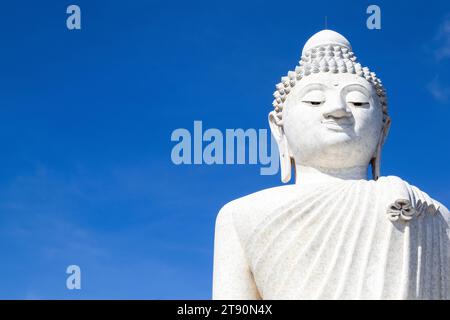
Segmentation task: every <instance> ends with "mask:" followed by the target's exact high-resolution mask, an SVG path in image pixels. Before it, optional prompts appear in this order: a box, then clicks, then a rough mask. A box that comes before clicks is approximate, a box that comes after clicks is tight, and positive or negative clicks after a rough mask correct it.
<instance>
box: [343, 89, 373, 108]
mask: <svg viewBox="0 0 450 320" xmlns="http://www.w3.org/2000/svg"><path fill="white" fill-rule="evenodd" d="M346 100H347V103H348V104H349V105H352V106H354V107H359V108H361V107H363V108H366V107H368V106H369V105H370V103H369V99H368V98H367V96H366V95H364V94H363V93H361V92H359V91H352V92H349V93H348V94H347V97H346Z"/></svg>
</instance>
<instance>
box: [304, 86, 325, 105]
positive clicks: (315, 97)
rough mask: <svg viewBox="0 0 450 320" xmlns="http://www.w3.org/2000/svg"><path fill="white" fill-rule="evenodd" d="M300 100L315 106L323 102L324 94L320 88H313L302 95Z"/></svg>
mask: <svg viewBox="0 0 450 320" xmlns="http://www.w3.org/2000/svg"><path fill="white" fill-rule="evenodd" d="M302 102H303V103H306V104H308V105H311V106H315V107H317V106H320V105H321V104H323V103H324V102H325V95H324V94H323V92H322V91H320V90H313V91H310V92H307V93H306V94H305V95H304V96H303V98H302Z"/></svg>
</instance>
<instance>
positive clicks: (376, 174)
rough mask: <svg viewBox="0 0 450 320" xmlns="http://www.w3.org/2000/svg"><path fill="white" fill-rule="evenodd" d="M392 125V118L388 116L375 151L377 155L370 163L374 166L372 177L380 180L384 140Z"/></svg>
mask: <svg viewBox="0 0 450 320" xmlns="http://www.w3.org/2000/svg"><path fill="white" fill-rule="evenodd" d="M390 127H391V118H390V117H389V116H388V117H387V118H386V120H385V124H384V127H383V130H382V132H381V135H380V139H379V142H378V145H377V150H376V151H375V155H374V157H373V158H372V160H370V165H371V167H372V178H373V180H378V178H379V177H380V168H381V148H382V147H383V144H384V141H385V140H386V137H387V135H388V133H389V128H390Z"/></svg>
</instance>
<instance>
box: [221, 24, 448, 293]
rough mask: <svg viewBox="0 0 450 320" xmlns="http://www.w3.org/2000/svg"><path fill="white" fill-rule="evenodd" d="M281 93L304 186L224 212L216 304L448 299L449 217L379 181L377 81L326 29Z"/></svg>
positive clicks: (285, 148) (298, 179)
mask: <svg viewBox="0 0 450 320" xmlns="http://www.w3.org/2000/svg"><path fill="white" fill-rule="evenodd" d="M276 87H277V90H276V91H275V94H274V96H275V100H274V103H273V105H274V108H275V109H274V111H272V112H271V113H270V114H269V124H270V127H271V130H272V134H273V135H274V137H275V139H276V141H277V143H278V146H279V150H280V161H281V169H282V170H281V178H282V181H284V182H288V181H289V180H290V179H291V174H292V171H294V172H295V184H293V185H286V186H281V187H277V188H271V189H267V190H263V191H260V192H256V193H254V194H251V195H248V196H246V197H243V198H240V199H237V200H235V201H232V202H230V203H228V204H227V205H225V206H224V207H223V208H222V210H221V211H220V213H219V215H218V217H217V221H216V234H215V244H214V279H213V298H214V299H448V298H449V297H450V282H449V271H450V245H449V243H450V239H449V228H448V221H449V212H448V210H447V209H446V208H445V207H444V206H443V205H442V204H440V203H438V202H437V201H435V200H433V199H432V198H430V197H429V196H428V195H427V194H426V193H424V192H422V191H420V190H419V189H418V188H416V187H414V186H412V185H410V184H409V183H407V182H405V181H403V180H402V179H401V178H398V177H379V175H380V158H381V149H382V145H383V143H384V141H385V138H386V136H387V133H388V131H389V126H390V117H389V115H388V109H387V99H386V93H385V90H384V88H383V86H382V84H381V81H380V80H379V79H378V77H377V75H376V74H375V73H373V72H371V71H369V69H368V68H366V67H362V66H361V64H359V62H358V61H357V59H356V56H355V55H354V53H353V52H352V47H351V45H350V43H349V42H348V40H347V39H345V38H344V37H343V36H342V35H340V34H338V33H336V32H334V31H331V30H324V31H321V32H319V33H317V34H316V35H314V36H313V37H311V39H309V40H308V41H307V42H306V44H305V47H304V48H303V51H302V58H301V61H300V65H299V66H297V67H296V68H295V70H294V71H290V72H289V73H288V76H286V77H283V78H282V81H281V82H280V83H279V84H278V85H277V86H276ZM369 166H371V167H372V172H373V177H372V178H373V180H368V179H367V174H366V173H367V169H368V168H369Z"/></svg>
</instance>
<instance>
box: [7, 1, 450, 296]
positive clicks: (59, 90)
mask: <svg viewBox="0 0 450 320" xmlns="http://www.w3.org/2000/svg"><path fill="white" fill-rule="evenodd" d="M74 3H75V4H77V5H79V6H80V7H81V12H82V17H81V19H82V30H78V31H69V30H68V29H67V28H66V18H67V16H68V15H67V14H66V8H67V6H68V5H70V4H72V3H70V2H65V1H49V0H39V1H14V2H13V1H9V2H7V3H6V2H4V3H2V5H1V7H0V8H1V11H0V15H1V19H0V43H1V47H0V110H1V113H0V146H1V150H2V152H1V157H0V261H1V262H0V298H27V299H40V298H42V299H50V298H62V299H72V298H87V299H89V298H136V299H147V298H148V299H161V298H172V299H179V298H189V299H203V298H205V299H208V298H210V297H211V283H212V258H213V236H214V221H215V216H216V214H217V212H218V210H219V209H220V208H221V206H223V205H224V204H225V203H226V202H228V201H230V200H232V199H235V198H237V197H240V196H243V195H246V194H248V193H251V192H255V191H257V190H261V189H263V188H268V187H272V186H276V185H279V184H280V180H279V176H278V175H277V176H261V175H260V174H259V170H260V166H259V165H213V166H207V165H181V166H175V165H174V164H173V163H172V161H171V158H170V153H171V149H172V147H173V146H174V145H175V143H174V142H171V141H170V135H171V133H172V131H173V130H174V129H176V128H187V129H189V130H191V131H192V128H193V121H194V120H202V121H203V127H204V129H207V128H219V129H221V130H225V129H226V128H268V125H267V113H268V112H269V111H270V110H271V108H272V107H271V102H272V92H273V90H274V85H275V84H276V83H277V82H278V81H279V78H280V77H281V76H283V75H285V74H286V73H287V71H288V70H292V69H293V68H294V67H295V65H296V63H297V61H298V59H299V57H300V52H301V48H302V46H303V44H304V42H305V41H306V40H307V39H308V38H309V37H310V36H311V35H312V34H314V33H315V32H317V31H319V30H321V29H323V28H324V16H325V15H326V16H328V27H329V28H330V29H334V30H336V31H338V32H340V33H342V34H343V35H345V36H346V37H347V38H348V39H349V40H350V41H351V43H352V45H353V48H354V50H355V53H356V55H357V56H358V57H359V59H360V61H361V62H362V64H363V65H367V66H369V67H370V68H371V69H372V70H373V71H375V72H376V73H377V75H378V76H379V77H380V78H381V79H382V81H383V83H384V84H385V86H386V88H387V90H388V95H389V101H390V114H391V116H392V119H393V125H392V129H391V132H390V136H389V137H388V140H387V143H386V145H385V148H384V152H383V161H382V174H383V175H398V176H400V177H402V178H404V179H405V180H407V181H409V182H410V183H412V184H414V185H416V186H418V187H420V188H421V189H423V190H425V191H426V192H428V193H429V194H430V195H431V196H432V197H434V198H436V199H438V200H439V201H441V202H443V203H444V204H446V205H449V204H450V182H449V181H450V173H449V170H448V165H449V163H450V152H449V146H450V142H449V138H450V137H449V129H448V125H449V120H450V75H449V74H448V70H449V65H450V16H449V14H450V4H449V3H448V2H447V1H437V0H434V1H403V2H402V1H395V2H394V1H377V3H376V4H378V5H379V6H380V7H381V14H382V22H381V23H382V29H381V30H368V29H367V28H366V19H367V17H368V15H367V14H366V8H367V6H368V5H370V4H372V3H370V2H366V1H349V0H347V1H343V0H340V1H299V0H296V1H281V2H280V1H155V0H152V1H144V0H142V1H92V0H89V1H87V0H83V1H82V0H79V1H76V2H74ZM70 264H77V265H79V266H80V267H81V270H82V290H79V291H77V290H73V291H69V290H67V289H66V277H67V275H66V273H65V270H66V267H67V266H68V265H70Z"/></svg>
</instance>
